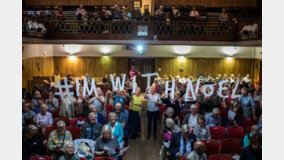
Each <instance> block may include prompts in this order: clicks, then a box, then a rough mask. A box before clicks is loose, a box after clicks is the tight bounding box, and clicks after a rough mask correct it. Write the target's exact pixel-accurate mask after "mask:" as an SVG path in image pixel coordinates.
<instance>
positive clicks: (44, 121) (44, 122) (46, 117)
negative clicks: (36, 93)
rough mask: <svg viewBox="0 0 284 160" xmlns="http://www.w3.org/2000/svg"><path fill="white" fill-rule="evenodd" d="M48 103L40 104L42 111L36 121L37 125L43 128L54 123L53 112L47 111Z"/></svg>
mask: <svg viewBox="0 0 284 160" xmlns="http://www.w3.org/2000/svg"><path fill="white" fill-rule="evenodd" d="M47 109H48V107H47V105H46V104H42V105H41V106H40V111H41V112H40V113H38V114H37V116H36V122H37V125H38V126H39V127H41V128H42V129H44V128H46V127H50V126H51V125H52V123H53V118H52V115H51V113H49V112H47Z"/></svg>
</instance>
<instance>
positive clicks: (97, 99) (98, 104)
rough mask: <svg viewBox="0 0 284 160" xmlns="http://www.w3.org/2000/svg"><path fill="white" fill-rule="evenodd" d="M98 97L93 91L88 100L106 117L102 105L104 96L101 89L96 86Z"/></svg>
mask: <svg viewBox="0 0 284 160" xmlns="http://www.w3.org/2000/svg"><path fill="white" fill-rule="evenodd" d="M97 93H98V97H96V96H95V93H93V98H91V99H90V100H89V104H91V103H93V104H94V105H95V106H96V107H97V111H98V113H100V114H102V115H103V116H104V118H106V110H105V107H104V103H105V97H104V96H103V92H102V89H101V88H99V87H97Z"/></svg>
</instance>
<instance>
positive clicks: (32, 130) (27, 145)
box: [22, 125, 44, 160]
mask: <svg viewBox="0 0 284 160" xmlns="http://www.w3.org/2000/svg"><path fill="white" fill-rule="evenodd" d="M37 130H38V129H37V127H36V126H35V125H28V126H27V127H26V132H25V134H24V135H23V138H22V159H23V160H29V159H30V158H31V157H33V156H38V155H41V154H42V153H43V150H44V144H43V138H42V137H40V136H38V134H37V132H38V131H37Z"/></svg>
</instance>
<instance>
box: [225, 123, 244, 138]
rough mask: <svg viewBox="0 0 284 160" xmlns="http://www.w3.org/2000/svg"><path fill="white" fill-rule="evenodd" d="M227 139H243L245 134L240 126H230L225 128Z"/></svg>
mask: <svg viewBox="0 0 284 160" xmlns="http://www.w3.org/2000/svg"><path fill="white" fill-rule="evenodd" d="M227 135H228V138H236V139H243V138H244V135H245V132H244V128H243V127H242V126H230V127H228V128H227Z"/></svg>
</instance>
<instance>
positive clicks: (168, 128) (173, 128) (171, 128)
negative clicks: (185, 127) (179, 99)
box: [163, 118, 181, 142]
mask: <svg viewBox="0 0 284 160" xmlns="http://www.w3.org/2000/svg"><path fill="white" fill-rule="evenodd" d="M180 130H181V129H180V128H179V127H178V126H177V124H176V123H175V121H174V120H173V119H172V118H167V119H166V120H165V129H164V132H163V135H164V138H165V140H166V141H167V142H170V140H171V135H172V133H173V132H179V131H180Z"/></svg>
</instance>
